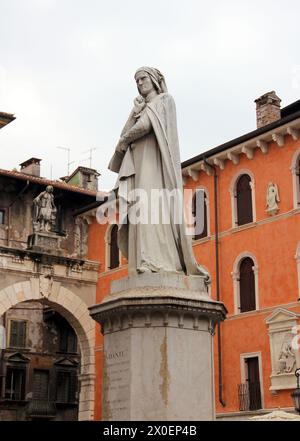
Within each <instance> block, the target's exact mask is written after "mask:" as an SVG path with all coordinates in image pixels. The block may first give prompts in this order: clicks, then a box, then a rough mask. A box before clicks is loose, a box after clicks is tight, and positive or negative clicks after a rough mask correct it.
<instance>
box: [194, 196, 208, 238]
mask: <svg viewBox="0 0 300 441" xmlns="http://www.w3.org/2000/svg"><path fill="white" fill-rule="evenodd" d="M193 217H194V218H195V225H194V227H195V236H194V240H198V239H203V238H204V237H207V206H206V194H205V191H204V190H201V189H199V190H197V191H196V193H195V194H194V197H193Z"/></svg>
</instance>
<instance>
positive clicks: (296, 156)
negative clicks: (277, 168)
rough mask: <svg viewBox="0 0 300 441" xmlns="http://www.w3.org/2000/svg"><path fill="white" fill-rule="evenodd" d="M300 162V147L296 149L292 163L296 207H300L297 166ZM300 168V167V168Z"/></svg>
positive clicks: (299, 184) (299, 185) (299, 183)
mask: <svg viewBox="0 0 300 441" xmlns="http://www.w3.org/2000/svg"><path fill="white" fill-rule="evenodd" d="M299 162H300V147H299V148H298V149H297V150H296V152H295V154H294V156H293V159H292V165H291V172H292V180H293V202H294V209H295V210H296V209H297V208H300V182H299V176H297V166H298V167H299ZM298 169H299V168H298Z"/></svg>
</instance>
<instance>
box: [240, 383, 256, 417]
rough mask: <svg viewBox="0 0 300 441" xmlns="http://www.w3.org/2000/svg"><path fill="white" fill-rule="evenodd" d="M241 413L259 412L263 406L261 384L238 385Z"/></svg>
mask: <svg viewBox="0 0 300 441" xmlns="http://www.w3.org/2000/svg"><path fill="white" fill-rule="evenodd" d="M238 397H239V409H240V411H247V410H259V409H261V408H262V406H261V390H260V383H249V382H247V383H243V384H238Z"/></svg>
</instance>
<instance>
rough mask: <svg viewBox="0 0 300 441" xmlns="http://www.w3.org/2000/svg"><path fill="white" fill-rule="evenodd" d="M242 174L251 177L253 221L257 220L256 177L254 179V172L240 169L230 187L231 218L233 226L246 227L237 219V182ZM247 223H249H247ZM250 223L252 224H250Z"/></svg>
mask: <svg viewBox="0 0 300 441" xmlns="http://www.w3.org/2000/svg"><path fill="white" fill-rule="evenodd" d="M242 175H248V176H249V177H250V179H251V182H250V187H251V197H252V217H253V219H252V222H251V223H254V222H256V205H255V179H254V174H253V173H252V172H251V171H250V170H248V169H247V170H246V169H243V170H239V171H238V172H237V173H236V174H235V175H234V177H233V178H232V180H231V184H230V188H229V193H230V199H231V219H232V228H240V227H244V225H238V223H237V221H238V218H237V191H236V187H237V182H238V180H239V178H240V177H241V176H242ZM245 225H247V224H245ZM248 225H250V224H248Z"/></svg>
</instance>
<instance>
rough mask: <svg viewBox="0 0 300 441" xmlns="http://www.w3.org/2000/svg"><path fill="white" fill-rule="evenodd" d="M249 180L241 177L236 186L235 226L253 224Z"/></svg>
mask: <svg viewBox="0 0 300 441" xmlns="http://www.w3.org/2000/svg"><path fill="white" fill-rule="evenodd" d="M250 183H251V178H250V176H248V175H242V176H241V177H240V178H239V180H238V182H237V186H236V193H237V224H238V225H245V224H249V223H250V222H253V210H252V189H251V185H250Z"/></svg>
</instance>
